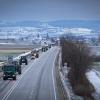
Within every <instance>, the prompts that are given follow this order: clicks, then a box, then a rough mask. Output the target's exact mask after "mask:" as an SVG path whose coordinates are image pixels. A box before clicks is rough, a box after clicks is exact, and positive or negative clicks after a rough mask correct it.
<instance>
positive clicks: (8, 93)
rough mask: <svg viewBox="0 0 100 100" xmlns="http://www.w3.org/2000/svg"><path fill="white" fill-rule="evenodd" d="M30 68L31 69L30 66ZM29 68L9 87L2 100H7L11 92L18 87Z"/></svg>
mask: <svg viewBox="0 0 100 100" xmlns="http://www.w3.org/2000/svg"><path fill="white" fill-rule="evenodd" d="M31 64H32V63H31ZM31 67H32V65H31ZM31 67H29V68H28V69H26V70H25V72H24V73H23V74H22V76H20V77H19V80H18V81H17V82H16V83H15V84H14V85H13V86H12V87H11V89H10V90H9V91H8V92H7V93H6V95H5V96H4V97H3V99H2V100H7V99H8V97H9V96H10V95H11V93H12V92H13V90H14V89H15V88H16V87H17V86H18V84H19V82H20V81H21V79H22V78H23V77H24V75H25V74H26V73H27V72H28V71H29V70H30V69H31Z"/></svg>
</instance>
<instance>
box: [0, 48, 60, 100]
mask: <svg viewBox="0 0 100 100" xmlns="http://www.w3.org/2000/svg"><path fill="white" fill-rule="evenodd" d="M58 52H59V48H58V47H53V48H51V49H50V50H48V51H47V52H45V53H43V54H42V55H41V56H40V57H39V58H38V59H36V60H33V61H31V62H30V63H29V65H28V66H26V67H27V69H26V70H25V71H24V72H23V74H22V75H21V76H19V77H18V79H17V81H12V83H11V82H10V88H9V85H8V86H6V87H5V88H4V89H2V90H0V91H1V92H0V95H1V94H2V96H0V100H57V97H56V90H55V80H54V74H53V69H54V62H55V59H56V56H57V54H58ZM3 83H4V84H5V83H6V84H7V81H3ZM8 84H9V81H8ZM11 85H12V86H11ZM0 89H1V88H0ZM4 91H6V92H4ZM3 92H4V93H3Z"/></svg>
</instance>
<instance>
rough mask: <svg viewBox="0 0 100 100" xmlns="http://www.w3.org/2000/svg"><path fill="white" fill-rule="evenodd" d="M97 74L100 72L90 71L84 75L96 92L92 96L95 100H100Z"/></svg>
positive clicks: (98, 75)
mask: <svg viewBox="0 0 100 100" xmlns="http://www.w3.org/2000/svg"><path fill="white" fill-rule="evenodd" d="M98 73H100V72H97V71H95V70H91V71H89V72H87V74H86V75H87V77H88V79H89V80H90V82H91V83H92V85H93V86H94V88H95V90H96V92H95V93H94V94H93V95H94V96H95V100H100V74H98Z"/></svg>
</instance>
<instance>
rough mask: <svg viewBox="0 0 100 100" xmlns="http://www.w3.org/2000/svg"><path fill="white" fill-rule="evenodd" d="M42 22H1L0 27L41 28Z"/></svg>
mask: <svg viewBox="0 0 100 100" xmlns="http://www.w3.org/2000/svg"><path fill="white" fill-rule="evenodd" d="M40 24H41V22H39V21H18V22H2V21H0V27H16V26H22V27H39V26H40Z"/></svg>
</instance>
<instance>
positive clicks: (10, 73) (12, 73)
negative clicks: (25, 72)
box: [2, 64, 17, 80]
mask: <svg viewBox="0 0 100 100" xmlns="http://www.w3.org/2000/svg"><path fill="white" fill-rule="evenodd" d="M2 70H3V80H7V79H8V78H13V80H16V72H17V70H16V66H15V65H14V64H5V65H4V66H3V67H2Z"/></svg>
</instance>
